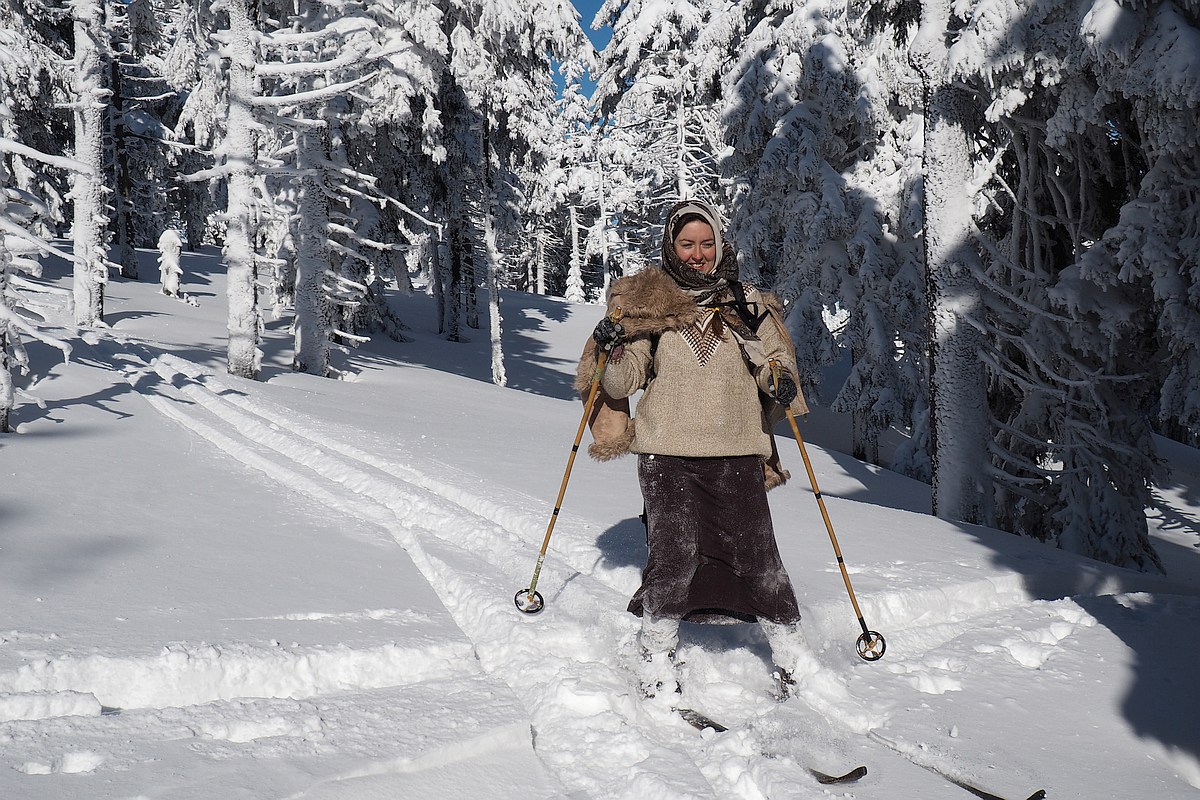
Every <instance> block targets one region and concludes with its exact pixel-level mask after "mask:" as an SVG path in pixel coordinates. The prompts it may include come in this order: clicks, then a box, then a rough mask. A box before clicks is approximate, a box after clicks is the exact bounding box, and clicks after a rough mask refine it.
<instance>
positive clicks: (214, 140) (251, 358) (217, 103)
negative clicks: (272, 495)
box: [171, 0, 263, 379]
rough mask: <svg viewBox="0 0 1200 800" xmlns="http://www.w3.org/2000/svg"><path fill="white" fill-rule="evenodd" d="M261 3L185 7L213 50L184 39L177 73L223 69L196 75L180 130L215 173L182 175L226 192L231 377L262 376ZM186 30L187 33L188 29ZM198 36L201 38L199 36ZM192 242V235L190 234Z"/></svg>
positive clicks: (226, 0)
mask: <svg viewBox="0 0 1200 800" xmlns="http://www.w3.org/2000/svg"><path fill="white" fill-rule="evenodd" d="M257 11H258V6H257V3H252V2H251V0H217V2H214V3H213V4H212V5H211V6H204V5H198V6H193V7H184V9H183V13H184V14H185V15H186V16H185V18H184V26H187V27H191V28H192V29H193V31H195V32H202V33H203V34H204V35H206V36H208V37H211V39H212V41H213V43H214V44H215V49H214V50H213V51H212V52H211V53H209V52H206V51H205V50H204V49H202V48H203V47H206V46H207V45H206V44H205V43H204V42H203V41H202V40H201V39H195V40H192V39H185V42H187V43H190V44H191V46H190V47H184V48H182V55H186V56H192V57H193V58H194V59H195V60H194V61H192V62H190V63H189V62H188V60H187V59H186V58H181V57H180V55H181V53H179V52H177V53H176V57H175V59H174V60H173V64H172V69H171V74H172V75H173V76H174V80H176V81H178V80H180V79H181V76H182V75H184V73H185V72H186V70H188V69H197V68H196V66H195V65H196V64H200V63H204V62H205V61H206V60H207V61H208V63H209V64H211V65H214V66H217V67H218V69H204V70H197V75H196V82H195V85H194V86H193V87H192V89H191V92H190V94H189V95H188V100H187V103H186V104H185V105H184V108H183V110H182V114H181V117H180V119H179V121H178V124H177V127H178V128H179V129H181V131H183V132H186V133H190V135H191V137H192V139H193V141H194V143H195V144H197V145H201V146H210V145H211V146H212V148H213V149H212V153H213V157H214V159H215V160H216V164H215V165H214V166H213V167H212V168H211V169H205V170H200V171H197V172H194V173H190V174H188V175H184V176H182V179H183V180H185V181H212V182H215V183H216V184H217V185H220V186H222V187H223V188H224V190H225V196H226V206H225V212H224V215H223V234H224V237H223V238H224V242H223V248H222V254H223V256H224V260H225V265H226V274H227V289H226V292H227V301H228V315H227V326H226V327H227V331H228V335H229V339H228V343H227V347H226V352H227V364H226V369H227V370H228V371H229V373H230V374H231V375H236V376H238V377H243V378H251V379H254V378H257V377H258V374H259V371H260V369H261V355H262V354H261V352H260V351H259V349H258V343H259V338H260V335H261V330H262V312H261V310H260V308H259V301H258V280H257V273H258V261H259V256H258V253H257V252H256V248H255V243H256V241H257V239H258V226H259V219H260V216H261V212H262V206H263V203H262V197H261V194H262V191H261V182H260V180H259V161H258V159H259V132H260V130H261V122H260V120H259V119H258V115H257V113H256V108H257V107H258V106H259V101H260V100H261V98H262V91H261V85H260V79H259V77H258V74H257V70H258V67H259V64H260V63H261V62H262V56H261V52H260V50H259V41H260V36H261V33H262V31H261V29H260V28H259V24H258V15H257ZM184 26H181V29H182V28H183V27H184ZM193 35H194V34H193ZM189 238H190V234H189Z"/></svg>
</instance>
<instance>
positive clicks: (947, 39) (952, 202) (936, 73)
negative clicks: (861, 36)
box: [912, 0, 992, 523]
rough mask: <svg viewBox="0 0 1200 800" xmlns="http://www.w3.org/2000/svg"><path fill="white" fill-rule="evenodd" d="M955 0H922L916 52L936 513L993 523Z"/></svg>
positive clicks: (965, 99) (967, 107) (970, 157)
mask: <svg viewBox="0 0 1200 800" xmlns="http://www.w3.org/2000/svg"><path fill="white" fill-rule="evenodd" d="M950 6H951V2H950V0H921V20H920V27H919V28H918V31H917V36H916V39H915V40H914V42H913V43H912V58H913V63H914V64H915V66H916V68H917V71H918V72H919V73H920V74H921V76H922V78H923V80H924V82H925V138H924V181H923V185H922V188H923V194H924V222H925V224H924V241H925V275H926V302H927V303H928V324H929V329H928V336H929V338H928V347H929V399H930V403H929V409H930V411H929V413H930V427H931V430H930V457H931V464H932V470H931V472H932V481H933V513H934V514H936V515H937V516H939V517H943V518H945V519H954V520H961V521H964V522H975V523H984V522H987V521H989V519H990V513H991V507H992V504H991V486H990V481H989V480H988V467H989V457H988V446H987V443H988V440H989V438H990V432H991V431H990V426H989V416H988V403H987V380H986V373H985V372H984V368H983V362H982V360H981V354H982V351H983V346H984V338H983V334H982V333H981V330H980V328H981V325H982V318H983V292H982V288H981V287H980V285H979V280H978V277H977V276H978V272H979V268H978V267H979V265H978V256H977V254H976V252H975V249H974V246H973V243H972V240H971V234H972V220H971V213H972V208H973V203H972V200H973V198H972V193H971V188H970V187H971V185H972V181H973V179H974V164H975V154H974V153H973V152H972V150H971V138H970V131H971V130H973V125H972V122H973V119H972V107H971V101H970V96H969V95H968V94H967V92H966V91H965V90H964V89H963V88H962V87H961V86H959V85H957V84H956V83H955V81H954V78H955V76H954V73H953V72H952V70H951V64H950V51H949V47H950V44H951V40H952V38H953V37H954V36H955V35H956V28H957V27H958V21H957V18H955V17H954V16H953V15H952V14H951V8H950Z"/></svg>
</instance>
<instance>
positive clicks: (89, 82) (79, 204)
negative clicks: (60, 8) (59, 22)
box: [70, 0, 110, 327]
mask: <svg viewBox="0 0 1200 800" xmlns="http://www.w3.org/2000/svg"><path fill="white" fill-rule="evenodd" d="M71 10H72V15H73V18H74V28H75V30H74V32H75V61H74V64H73V65H72V69H73V75H74V77H73V81H72V94H73V104H74V117H75V125H74V127H75V159H76V160H77V161H79V162H80V163H81V164H84V165H85V166H86V169H85V170H82V171H79V172H76V173H75V175H74V177H73V179H72V185H71V195H70V197H71V201H72V204H73V207H74V222H73V224H72V226H71V239H72V242H73V245H74V253H75V275H74V301H75V324H76V325H78V326H80V327H91V326H93V325H96V324H97V323H100V322H103V320H104V286H105V284H107V283H108V265H109V262H108V238H109V236H108V231H107V226H108V210H107V209H108V204H107V200H108V194H109V189H108V188H107V186H106V184H105V180H104V174H105V168H104V167H105V158H104V154H105V151H104V133H105V123H106V120H107V117H106V114H107V109H108V99H109V94H110V89H109V87H108V79H109V63H110V56H109V54H108V47H107V32H106V30H105V27H104V16H105V15H104V2H103V0H74V2H73V3H72V4H71Z"/></svg>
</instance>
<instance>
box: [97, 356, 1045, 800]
mask: <svg viewBox="0 0 1200 800" xmlns="http://www.w3.org/2000/svg"><path fill="white" fill-rule="evenodd" d="M123 350H124V352H121V351H118V352H113V353H111V354H110V355H111V356H112V359H113V361H114V362H115V363H118V364H123V369H124V371H125V374H126V377H127V380H128V381H129V383H130V385H132V386H134V387H135V388H136V389H138V391H139V393H141V394H142V396H144V397H145V398H146V399H147V401H148V402H150V403H151V404H153V405H154V406H155V407H156V408H158V409H159V410H160V411H161V412H162V413H164V414H166V415H168V416H170V417H171V418H173V419H175V420H176V421H177V422H179V423H180V424H182V425H184V426H186V427H188V428H190V429H192V430H194V431H195V432H196V433H197V434H199V435H200V436H201V437H203V438H204V439H206V440H208V441H210V442H212V443H213V444H215V445H216V446H218V447H220V448H221V449H223V450H225V451H226V452H227V453H229V454H231V455H233V456H235V457H236V458H238V459H239V460H241V461H243V462H244V463H246V464H247V465H249V466H252V467H254V468H256V469H259V470H261V471H263V472H265V473H266V474H268V475H270V476H271V477H273V478H274V479H275V480H277V481H279V482H280V483H282V484H284V485H286V486H289V487H291V488H293V489H298V490H300V491H303V492H304V493H306V494H308V495H310V496H312V497H314V498H316V499H318V500H319V501H321V502H322V503H324V504H326V505H328V506H330V507H332V508H336V509H338V510H340V511H343V512H345V513H347V514H350V515H354V516H356V517H359V518H362V519H365V520H367V521H369V522H371V523H373V524H374V525H375V526H377V527H378V528H381V529H383V530H386V531H388V532H389V534H390V536H392V537H393V538H394V539H395V540H397V541H398V542H400V543H401V544H402V545H404V547H405V548H406V550H408V552H409V553H410V555H411V556H412V557H413V558H414V561H415V562H416V563H417V564H418V566H419V568H420V569H421V570H422V572H423V573H424V574H425V575H426V577H427V579H429V581H430V584H431V586H433V587H437V591H438V592H439V595H440V597H441V600H442V602H443V603H444V604H445V605H446V607H447V608H448V609H449V610H450V612H451V614H452V616H453V617H454V618H455V620H456V622H457V623H458V625H459V626H460V628H462V629H463V630H464V632H465V633H467V635H468V637H469V638H470V639H471V641H472V642H473V643H474V645H475V653H476V655H477V656H478V658H479V660H480V662H481V664H482V665H483V667H484V669H485V670H486V671H488V672H489V673H490V674H492V675H494V676H497V677H499V678H501V679H503V680H504V681H505V682H506V683H508V685H509V686H510V687H511V688H512V689H513V690H514V691H515V692H516V693H517V694H518V696H520V697H521V698H522V700H523V702H524V703H525V705H526V707H527V708H528V709H530V712H531V717H532V722H533V726H534V730H535V732H536V737H537V741H536V750H537V752H538V754H539V756H540V757H541V758H542V759H543V761H544V762H545V763H546V764H547V765H548V766H550V767H551V768H552V770H553V771H554V772H555V773H556V774H558V775H559V776H560V779H563V780H564V781H565V782H566V783H567V785H568V788H569V789H571V790H572V791H575V792H582V793H584V794H586V795H588V796H596V797H599V796H613V797H616V796H630V797H634V796H640V797H659V796H661V797H713V796H722V797H724V796H736V797H748V798H756V797H780V796H793V797H803V796H805V794H806V793H807V792H808V791H809V790H811V791H819V790H817V789H815V785H814V784H813V782H812V779H811V778H809V777H808V775H807V774H806V772H805V767H807V766H812V765H813V764H812V763H811V762H812V760H813V753H814V752H817V753H819V752H820V742H817V741H813V740H811V739H810V740H809V741H808V742H807V743H805V744H804V746H803V747H801V748H796V747H795V746H794V744H795V743H794V742H793V746H792V747H791V750H792V752H786V751H787V750H788V748H787V747H785V748H783V750H782V751H781V750H780V748H778V747H775V748H773V747H771V746H769V745H768V744H767V743H766V741H765V739H764V737H771V736H776V737H777V734H778V730H777V729H772V727H771V725H770V724H759V725H758V726H756V725H755V724H754V720H755V719H760V723H761V720H770V719H771V718H772V716H775V717H778V716H779V715H781V714H782V715H783V716H785V717H786V716H787V713H788V712H784V711H778V712H777V711H773V710H772V709H770V708H769V707H765V708H766V711H762V708H764V706H761V705H759V706H756V709H757V710H756V711H755V712H754V716H753V717H751V718H749V719H746V718H744V714H745V712H744V710H743V711H742V717H743V718H740V719H738V720H737V722H739V723H749V724H746V726H745V729H744V730H740V731H732V732H730V733H729V734H726V735H724V736H722V737H720V738H719V740H711V741H707V740H704V739H700V740H697V739H696V738H695V736H694V734H693V733H692V732H690V731H689V730H688V729H681V727H680V725H679V724H677V723H678V720H675V719H673V718H669V717H668V715H666V714H664V713H661V712H662V710H661V709H655V708H654V707H653V706H652V705H651V706H647V705H646V704H643V703H642V702H640V701H639V700H637V699H635V698H634V697H632V696H631V694H630V691H629V686H630V677H629V675H628V673H627V666H628V664H629V663H630V661H631V659H632V650H633V645H632V642H633V636H634V631H635V622H634V620H632V618H630V617H628V615H625V614H623V613H619V612H618V613H614V609H620V608H622V607H623V605H624V600H625V597H626V596H627V594H628V588H627V587H626V586H623V585H621V581H620V580H615V581H614V580H613V576H612V575H609V574H608V572H607V571H606V570H603V569H597V568H596V565H597V564H598V563H599V560H600V559H599V558H598V553H597V551H596V550H595V546H594V545H592V546H590V547H589V546H584V545H580V544H579V543H578V542H572V541H570V540H568V541H567V547H565V548H563V547H558V546H555V547H552V548H551V551H550V553H551V561H550V567H551V568H549V569H548V570H547V575H548V576H554V575H557V576H558V579H557V581H556V580H555V579H554V578H553V577H550V579H549V580H548V581H547V582H546V583H544V584H543V589H544V592H545V594H546V596H547V598H548V605H550V606H551V607H552V608H551V610H550V611H548V612H546V613H544V614H542V615H541V616H539V617H537V618H536V619H531V618H524V619H522V617H521V615H519V614H518V613H516V612H515V611H514V609H512V608H511V602H510V601H509V600H508V598H509V597H510V596H511V594H512V592H513V587H514V586H515V587H518V588H519V587H520V585H522V576H523V575H524V573H525V572H527V571H528V569H529V566H530V564H531V559H532V554H533V552H535V548H536V546H537V544H539V543H540V535H539V534H540V530H539V525H540V523H541V520H538V519H535V518H534V517H533V516H532V515H531V514H530V513H528V512H524V511H522V510H519V509H515V508H513V507H512V506H511V505H508V506H506V505H502V504H499V503H496V502H494V501H491V500H488V499H486V498H482V497H479V496H476V495H473V494H471V493H469V492H466V491H464V490H462V489H461V488H459V487H457V486H455V485H453V484H451V483H446V482H442V481H438V480H436V479H433V478H431V477H430V476H428V475H426V474H424V473H422V472H420V471H418V470H415V469H412V468H411V467H407V466H403V465H399V464H396V463H394V462H391V461H389V460H387V459H383V458H380V457H379V456H375V455H372V454H371V453H369V452H367V451H365V450H363V449H361V448H358V447H356V446H354V445H353V444H351V443H350V442H348V441H346V440H345V439H343V438H340V437H334V436H329V435H325V434H322V433H320V432H319V431H318V430H317V429H316V427H315V426H312V425H304V424H299V422H300V421H299V420H298V419H297V416H296V415H295V413H294V412H291V411H289V410H287V409H284V408H279V407H272V406H271V405H270V404H269V403H265V402H262V401H260V400H258V399H254V400H252V399H251V398H250V397H249V396H248V395H246V394H244V393H243V392H242V391H240V390H239V389H237V388H236V387H233V386H231V385H230V384H229V383H227V382H224V381H222V380H220V379H218V378H216V377H214V376H212V375H209V374H206V372H205V371H204V370H203V369H201V368H199V367H198V366H197V365H195V364H192V363H190V362H187V361H185V360H183V359H180V358H178V357H175V356H170V355H158V356H155V355H153V354H152V353H150V352H148V351H146V350H145V349H144V348H141V347H138V346H131V345H129V344H127V343H126V344H125V345H124V348H123ZM138 351H140V352H138ZM201 409H202V410H203V412H204V413H201V412H200V410H201ZM298 467H299V468H300V469H297V468H298ZM346 490H349V491H350V492H351V493H352V494H347V492H346ZM559 541H562V540H561V539H560V540H559ZM483 553H486V554H487V558H486V559H485V558H481V557H480V556H479V555H478V554H483ZM564 565H565V566H566V567H567V569H565V570H564V569H563V566H564ZM564 574H566V575H567V576H568V577H567V578H565V579H563V578H562V575H564ZM1014 594H1016V593H1015V592H1014ZM970 596H976V597H977V594H976V595H970ZM1023 599H1024V598H1023V597H1022V600H1023ZM560 604H562V605H563V606H564V607H569V608H570V610H571V613H570V614H566V613H561V611H560V609H559V608H558V606H559V605H560ZM1013 604H1014V605H1016V604H1017V601H1016V599H1015V598H1014V603H1013ZM985 609H986V611H989V612H994V611H995V604H994V603H992V604H991V605H987V606H985V607H984V608H981V609H980V610H979V611H980V613H983V611H984V610H985ZM968 616H970V614H969V613H968ZM932 638H933V641H934V642H935V643H936V642H939V641H940V640H941V637H939V636H937V635H935V636H934V637H932ZM614 652H617V653H619V654H620V656H619V657H616V658H614V656H613V653H614ZM695 655H696V656H702V655H703V654H701V653H696V654H695ZM760 663H761V662H760ZM719 671H720V670H719V669H717V668H716V667H715V665H713V664H709V665H707V668H706V670H704V671H701V670H696V669H693V670H692V672H693V673H695V677H696V678H700V680H699V681H697V682H698V683H701V684H704V685H709V686H711V681H710V682H707V683H706V682H705V681H704V680H703V677H704V676H705V675H711V674H713V673H714V672H719ZM690 682H691V681H689V683H690ZM829 686H830V687H832V688H833V689H835V691H825V692H823V691H820V690H817V691H813V690H809V691H807V692H806V693H805V697H806V700H808V701H810V702H812V703H814V704H815V706H816V707H817V708H818V709H821V713H822V714H823V715H824V717H822V718H825V717H832V718H835V719H837V720H838V722H839V724H840V725H849V727H850V728H851V729H853V730H857V731H859V732H866V731H867V730H869V729H871V728H872V727H875V726H877V725H878V724H880V723H881V722H882V720H879V719H873V718H872V716H871V714H870V712H869V711H868V710H867V709H865V708H862V707H860V708H859V710H858V711H857V712H854V711H853V710H852V709H853V707H854V705H855V703H854V701H853V699H852V698H850V697H849V696H847V695H844V694H843V693H840V692H838V691H836V688H837V687H836V686H833V685H832V684H829ZM704 699H705V698H704V697H701V698H699V700H700V702H701V703H703V702H704ZM741 699H742V700H743V703H742V705H743V709H744V705H745V704H744V698H741ZM752 705H753V704H752ZM799 707H800V704H799V703H794V704H793V706H792V707H791V708H792V710H793V711H794V710H795V709H798V708H799ZM785 738H786V737H785ZM824 738H825V739H826V740H829V739H830V738H835V737H832V736H827V737H824ZM862 741H866V740H865V739H864V740H862ZM581 746H582V747H583V749H585V751H586V752H581ZM856 749H858V750H860V751H861V750H862V749H863V747H862V742H859V743H858V744H857V746H856ZM857 755H859V756H861V757H862V758H863V759H864V760H869V761H873V762H874V765H875V768H876V770H879V769H880V764H886V765H887V767H886V770H887V771H889V772H892V773H895V772H897V771H901V772H902V771H904V769H905V766H906V765H902V764H899V763H897V762H899V761H901V760H900V759H897V758H895V754H893V753H889V752H888V751H886V750H884V749H882V748H880V747H878V746H875V747H874V748H871V747H867V748H866V749H865V752H860V753H858V754H857ZM818 758H819V757H818ZM581 762H583V763H586V764H588V765H589V766H590V767H591V769H583V770H581V769H580V763H581ZM829 766H832V763H831V764H829ZM667 776H670V777H669V778H668V777H667ZM689 776H690V777H689ZM783 787H787V788H786V789H784V788H783ZM945 790H946V787H945V786H944V785H943V786H940V787H937V788H934V787H932V786H931V787H928V791H929V792H930V793H929V794H927V796H930V797H937V796H943V795H945V796H951V795H949V794H945ZM814 796H818V795H814Z"/></svg>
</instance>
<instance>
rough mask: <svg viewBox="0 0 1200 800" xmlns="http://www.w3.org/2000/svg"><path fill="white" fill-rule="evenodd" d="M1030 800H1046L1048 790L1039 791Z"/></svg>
mask: <svg viewBox="0 0 1200 800" xmlns="http://www.w3.org/2000/svg"><path fill="white" fill-rule="evenodd" d="M1028 800H1046V790H1045V789H1038V790H1037V791H1036V792H1034V793H1033V794H1031V795H1029V798H1028Z"/></svg>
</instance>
